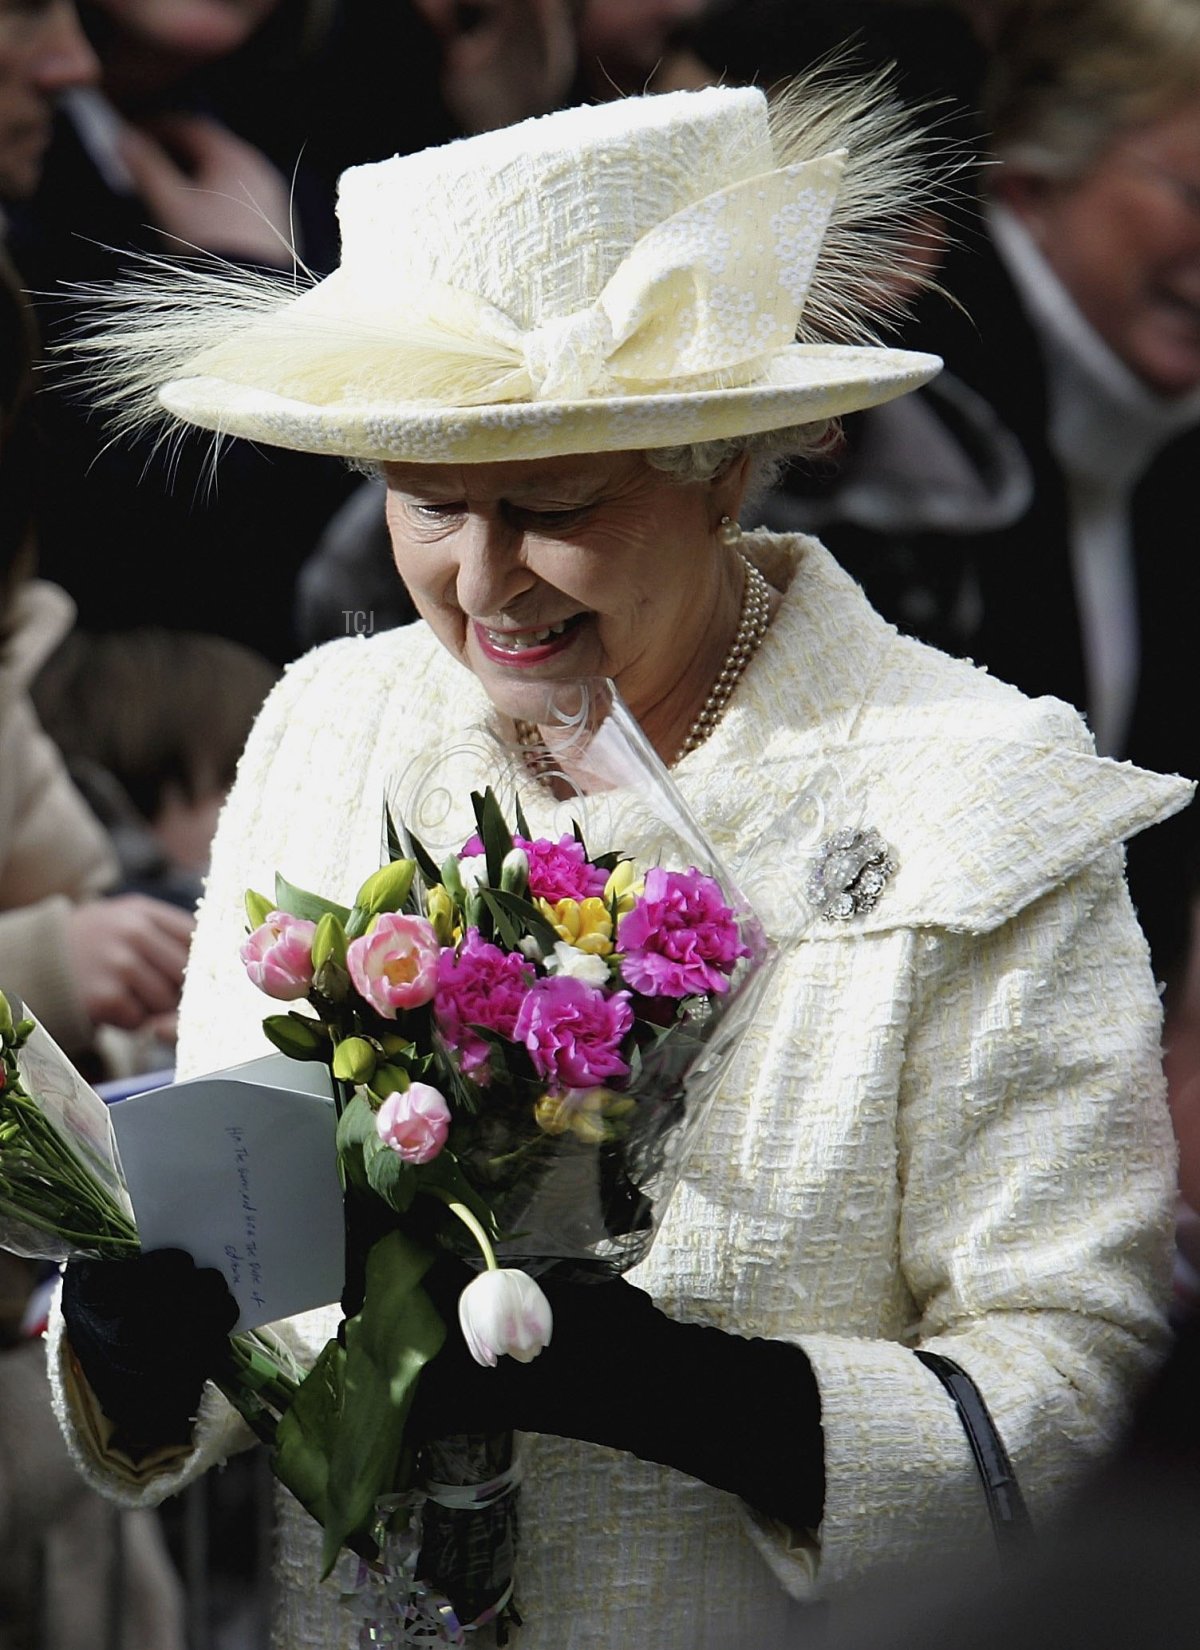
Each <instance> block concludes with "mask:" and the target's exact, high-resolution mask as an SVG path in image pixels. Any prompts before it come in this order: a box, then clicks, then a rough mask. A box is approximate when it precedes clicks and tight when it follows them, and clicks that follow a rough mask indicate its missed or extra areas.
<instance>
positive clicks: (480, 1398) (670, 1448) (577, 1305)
mask: <svg viewBox="0 0 1200 1650" xmlns="http://www.w3.org/2000/svg"><path fill="white" fill-rule="evenodd" d="M469 1277H470V1274H469V1273H468V1272H467V1269H466V1268H465V1267H460V1266H459V1265H458V1264H457V1263H455V1262H451V1261H448V1260H443V1259H439V1260H438V1261H437V1262H436V1263H435V1265H434V1267H433V1268H432V1269H431V1272H430V1273H429V1274H427V1276H426V1279H425V1286H426V1288H427V1289H428V1290H429V1292H430V1294H431V1295H432V1296H433V1298H434V1301H435V1304H436V1305H437V1306H438V1308H439V1310H440V1311H441V1312H442V1315H443V1317H444V1318H445V1320H446V1325H447V1335H446V1342H445V1345H444V1346H443V1348H442V1350H441V1352H439V1353H438V1355H437V1357H436V1358H435V1359H434V1361H433V1362H432V1363H431V1364H430V1366H429V1368H428V1369H427V1370H426V1371H425V1373H424V1375H423V1376H422V1378H421V1381H420V1384H419V1386H418V1388H417V1395H416V1400H415V1403H414V1406H413V1411H412V1422H411V1425H412V1428H413V1436H414V1437H415V1438H417V1439H418V1440H419V1439H421V1438H432V1437H438V1436H442V1435H444V1434H449V1433H456V1432H502V1431H506V1430H508V1429H509V1428H513V1429H515V1430H517V1431H519V1432H546V1433H553V1434H555V1435H557V1436H558V1437H562V1438H580V1439H585V1440H587V1441H588V1442H589V1443H594V1444H608V1445H611V1446H612V1447H613V1448H615V1449H623V1450H628V1451H629V1452H630V1453H631V1454H633V1455H637V1456H640V1457H641V1458H642V1459H643V1460H645V1461H658V1462H660V1463H661V1464H662V1465H663V1466H668V1467H677V1468H678V1469H679V1470H680V1471H681V1472H686V1473H688V1474H689V1475H690V1476H691V1477H693V1478H700V1479H703V1480H704V1482H705V1483H707V1484H712V1485H713V1486H714V1487H715V1488H717V1489H722V1490H730V1491H732V1493H733V1494H735V1495H739V1496H741V1497H742V1499H743V1500H744V1501H747V1502H749V1503H750V1505H751V1506H753V1507H756V1508H757V1509H758V1510H759V1511H760V1512H764V1513H767V1514H768V1515H770V1516H772V1517H775V1518H780V1519H783V1520H784V1522H785V1523H788V1524H790V1525H792V1526H793V1527H794V1528H797V1529H809V1528H815V1527H816V1525H818V1524H819V1523H820V1522H821V1515H822V1511H823V1507H824V1500H825V1455H824V1443H823V1439H822V1434H821V1401H820V1395H819V1393H818V1390H817V1383H816V1378H815V1376H814V1375H813V1372H812V1366H811V1365H810V1364H809V1361H808V1359H807V1358H806V1357H805V1355H804V1353H803V1352H801V1351H800V1349H799V1347H796V1346H791V1345H789V1344H788V1343H787V1342H784V1341H768V1340H759V1339H754V1340H749V1339H746V1338H745V1337H743V1336H741V1335H733V1334H728V1333H726V1331H724V1330H722V1329H710V1328H708V1327H706V1326H705V1325H702V1324H687V1323H679V1322H678V1321H677V1320H676V1319H674V1318H669V1317H668V1316H667V1315H666V1313H665V1312H660V1311H659V1310H658V1308H657V1307H656V1306H655V1305H654V1303H653V1301H652V1300H651V1299H650V1297H649V1295H647V1294H645V1293H644V1291H642V1290H641V1289H636V1288H634V1286H633V1285H632V1284H630V1283H626V1282H625V1281H624V1279H621V1278H616V1279H611V1280H605V1281H603V1282H595V1283H593V1282H586V1283H571V1282H563V1281H560V1280H558V1279H556V1278H554V1277H553V1276H551V1277H547V1278H539V1280H538V1281H539V1283H540V1284H541V1286H542V1288H543V1290H544V1291H545V1294H546V1297H547V1299H548V1300H549V1302H550V1305H551V1309H552V1311H553V1313H554V1329H553V1333H552V1337H551V1341H550V1345H549V1346H548V1347H547V1348H546V1350H545V1351H544V1352H541V1353H539V1355H538V1356H537V1357H536V1358H534V1359H533V1361H532V1362H531V1363H528V1364H521V1363H518V1362H517V1361H516V1359H514V1358H510V1357H503V1358H501V1359H500V1360H499V1362H498V1364H497V1365H496V1368H495V1369H486V1368H483V1367H481V1366H480V1365H479V1364H477V1363H476V1362H475V1360H474V1359H473V1358H472V1357H471V1355H470V1353H469V1352H468V1350H467V1347H466V1343H465V1342H464V1340H463V1338H462V1333H461V1331H460V1330H459V1327H458V1291H459V1289H460V1288H461V1286H462V1284H463V1283H464V1282H466V1281H468V1280H469Z"/></svg>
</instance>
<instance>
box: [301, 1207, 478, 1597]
mask: <svg viewBox="0 0 1200 1650" xmlns="http://www.w3.org/2000/svg"><path fill="white" fill-rule="evenodd" d="M431 1259H432V1256H431V1255H430V1254H429V1252H428V1250H425V1249H422V1248H421V1247H420V1246H419V1245H417V1244H415V1243H414V1242H413V1241H412V1240H411V1238H408V1237H406V1236H405V1235H404V1233H403V1232H389V1233H388V1234H387V1236H386V1237H383V1238H380V1240H379V1242H378V1243H376V1244H375V1246H374V1248H373V1249H372V1250H371V1252H370V1254H369V1255H368V1256H367V1288H366V1296H365V1299H364V1302H363V1308H362V1311H361V1312H360V1313H359V1314H358V1316H357V1317H355V1318H351V1319H349V1320H348V1321H347V1323H346V1326H345V1340H346V1356H345V1365H344V1377H343V1382H342V1393H341V1396H342V1404H341V1410H340V1413H339V1415H338V1424H337V1426H336V1429H334V1431H333V1434H332V1438H331V1441H330V1442H331V1447H330V1448H329V1450H328V1457H327V1458H328V1471H327V1474H326V1479H325V1495H324V1505H325V1516H324V1518H323V1520H322V1522H323V1524H324V1526H325V1542H324V1548H323V1551H322V1555H321V1556H322V1580H324V1578H325V1576H327V1575H328V1574H329V1572H330V1571H331V1570H332V1568H333V1566H334V1564H335V1562H336V1560H337V1555H338V1552H339V1550H340V1549H341V1547H342V1546H344V1545H345V1543H346V1541H347V1538H348V1537H351V1536H354V1535H355V1534H369V1533H370V1529H371V1524H372V1522H373V1518H374V1509H375V1503H376V1502H377V1501H378V1499H379V1497H380V1496H381V1495H387V1494H390V1493H391V1492H392V1491H393V1490H396V1489H398V1488H403V1487H404V1486H402V1485H401V1484H399V1483H398V1478H399V1472H400V1464H401V1460H402V1456H403V1450H404V1427H405V1423H406V1421H407V1419H408V1412H409V1410H410V1409H411V1407H412V1400H413V1394H414V1393H415V1391H416V1385H417V1381H418V1379H419V1378H420V1374H421V1370H422V1369H423V1368H424V1366H425V1365H426V1364H427V1363H428V1362H429V1360H430V1359H431V1358H434V1357H436V1356H437V1353H438V1352H439V1351H440V1349H441V1345H442V1342H443V1341H444V1340H445V1338H446V1326H445V1324H444V1323H443V1322H442V1320H441V1317H440V1316H439V1314H438V1312H437V1311H436V1309H435V1308H434V1306H433V1304H432V1302H431V1301H430V1299H429V1297H428V1296H427V1295H426V1293H425V1291H424V1290H423V1289H422V1288H421V1287H420V1282H421V1279H422V1277H424V1275H425V1272H426V1271H427V1269H428V1267H429V1263H430V1261H431ZM305 1385H307V1382H305ZM301 1391H303V1387H302V1388H301Z"/></svg>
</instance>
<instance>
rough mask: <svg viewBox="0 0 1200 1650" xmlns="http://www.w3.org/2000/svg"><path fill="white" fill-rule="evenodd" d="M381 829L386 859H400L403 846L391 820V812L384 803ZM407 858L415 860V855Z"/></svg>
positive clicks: (402, 853) (403, 849)
mask: <svg viewBox="0 0 1200 1650" xmlns="http://www.w3.org/2000/svg"><path fill="white" fill-rule="evenodd" d="M383 829H384V837H385V840H386V842H387V854H388V858H389V859H401V858H402V857H403V856H404V853H405V848H404V844H403V843H402V842H401V840H400V832H399V831H398V830H397V829H396V821H395V820H394V819H393V818H392V810H391V809H390V808H389V807H388V805H387V803H386V802H385V803H384V805H383ZM409 858H411V859H415V858H416V855H415V854H411V855H409Z"/></svg>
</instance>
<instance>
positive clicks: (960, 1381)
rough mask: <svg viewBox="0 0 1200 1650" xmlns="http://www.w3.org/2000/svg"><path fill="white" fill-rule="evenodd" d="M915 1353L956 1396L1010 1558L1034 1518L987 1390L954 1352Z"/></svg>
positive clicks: (1003, 1555)
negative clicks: (988, 1402)
mask: <svg viewBox="0 0 1200 1650" xmlns="http://www.w3.org/2000/svg"><path fill="white" fill-rule="evenodd" d="M915 1356H916V1357H917V1358H918V1359H919V1360H920V1362H921V1363H923V1364H924V1365H925V1367H926V1369H929V1370H932V1371H933V1373H934V1374H935V1375H936V1376H937V1378H938V1380H939V1381H940V1382H941V1383H942V1385H943V1386H944V1387H945V1389H946V1391H947V1392H948V1393H949V1394H950V1396H951V1398H952V1399H953V1400H954V1407H955V1409H956V1410H957V1411H958V1418H959V1420H960V1421H961V1422H962V1428H963V1431H964V1432H965V1433H966V1435H967V1442H968V1443H969V1444H970V1446H971V1454H972V1455H973V1456H974V1457H975V1465H976V1467H977V1468H978V1469H979V1477H980V1481H981V1483H982V1484H983V1493H984V1495H985V1497H986V1498H987V1508H988V1517H989V1518H990V1519H991V1521H992V1532H993V1534H994V1535H995V1537H996V1546H997V1548H998V1549H999V1551H1000V1556H1001V1558H1002V1559H1004V1560H1005V1561H1007V1560H1010V1559H1011V1558H1012V1557H1014V1556H1015V1554H1016V1553H1017V1552H1018V1551H1020V1550H1021V1549H1022V1548H1023V1546H1024V1544H1025V1542H1026V1540H1027V1538H1028V1536H1029V1535H1030V1533H1031V1531H1032V1529H1033V1522H1032V1520H1031V1519H1030V1516H1029V1509H1028V1507H1027V1506H1026V1505H1025V1497H1024V1496H1023V1495H1022V1494H1021V1486H1020V1484H1018V1483H1017V1475H1016V1473H1015V1472H1014V1471H1013V1464H1012V1462H1011V1461H1010V1460H1009V1458H1008V1451H1007V1450H1006V1449H1005V1447H1004V1440H1003V1438H1001V1436H1000V1434H999V1432H997V1430H996V1423H995V1422H994V1421H993V1420H992V1417H991V1413H990V1412H989V1410H988V1407H987V1405H986V1404H985V1403H984V1401H983V1394H982V1393H981V1392H980V1390H979V1388H978V1387H977V1386H976V1385H975V1382H974V1381H973V1380H972V1379H971V1377H970V1376H969V1375H968V1374H967V1372H966V1370H965V1369H963V1368H961V1367H960V1365H958V1364H956V1363H955V1362H954V1360H953V1358H944V1357H943V1356H942V1355H941V1353H940V1352H921V1351H918V1352H916V1354H915Z"/></svg>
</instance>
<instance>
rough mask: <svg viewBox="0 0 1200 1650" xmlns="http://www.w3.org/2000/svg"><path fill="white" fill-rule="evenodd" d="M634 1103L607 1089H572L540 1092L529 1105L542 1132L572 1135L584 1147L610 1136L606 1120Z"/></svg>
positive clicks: (623, 1113) (597, 1143)
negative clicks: (560, 1092) (540, 1095)
mask: <svg viewBox="0 0 1200 1650" xmlns="http://www.w3.org/2000/svg"><path fill="white" fill-rule="evenodd" d="M634 1105H635V1102H634V1101H633V1100H631V1099H630V1098H629V1096H628V1095H627V1094H614V1093H613V1091H612V1090H611V1089H572V1090H571V1091H570V1092H569V1093H567V1094H543V1096H542V1098H541V1099H540V1100H539V1101H538V1102H537V1104H536V1105H535V1106H534V1108H533V1117H534V1122H535V1123H536V1124H537V1126H538V1128H539V1129H541V1130H542V1132H543V1133H544V1134H554V1135H558V1134H566V1133H568V1131H569V1132H570V1133H571V1134H573V1135H574V1136H575V1138H576V1140H579V1141H582V1143H583V1144H584V1145H585V1146H598V1145H600V1144H601V1142H602V1141H604V1140H608V1139H610V1138H611V1136H612V1133H613V1131H612V1129H611V1128H610V1127H609V1125H608V1122H607V1121H606V1119H608V1118H610V1117H622V1116H624V1115H625V1113H627V1112H629V1111H632V1109H633V1107H634Z"/></svg>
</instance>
